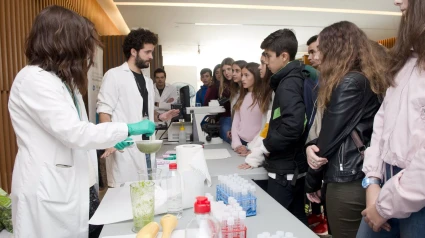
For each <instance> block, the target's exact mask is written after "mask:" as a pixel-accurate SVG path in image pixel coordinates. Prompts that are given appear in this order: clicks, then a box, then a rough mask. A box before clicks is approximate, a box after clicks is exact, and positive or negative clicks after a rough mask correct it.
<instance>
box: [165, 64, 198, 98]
mask: <svg viewBox="0 0 425 238" xmlns="http://www.w3.org/2000/svg"><path fill="white" fill-rule="evenodd" d="M164 70H165V72H166V73H167V80H166V83H169V84H173V83H178V82H184V83H188V84H190V85H192V86H193V87H194V88H195V92H196V91H198V89H199V86H198V82H201V81H200V79H199V77H197V75H198V71H197V68H196V66H181V65H165V64H164ZM194 102H195V97H194V98H193V99H192V103H194Z"/></svg>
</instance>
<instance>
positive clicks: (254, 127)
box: [232, 63, 269, 154]
mask: <svg viewBox="0 0 425 238" xmlns="http://www.w3.org/2000/svg"><path fill="white" fill-rule="evenodd" d="M258 67H259V64H257V63H248V64H247V65H246V66H245V67H243V68H242V89H241V93H240V97H239V99H238V101H237V102H236V104H235V106H234V109H235V115H234V117H233V123H232V148H233V150H235V151H236V152H237V153H238V154H246V153H247V152H248V150H247V148H246V145H247V144H248V143H249V142H251V141H252V140H253V139H254V137H255V136H257V134H258V133H259V132H260V130H261V126H262V125H261V122H262V120H263V117H264V115H265V113H266V112H267V110H268V106H269V103H268V102H264V101H265V100H267V98H266V97H265V96H266V95H263V94H262V90H261V87H262V83H263V82H262V80H261V77H260V70H259V69H258Z"/></svg>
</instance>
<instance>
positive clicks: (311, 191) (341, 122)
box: [306, 21, 389, 238]
mask: <svg viewBox="0 0 425 238" xmlns="http://www.w3.org/2000/svg"><path fill="white" fill-rule="evenodd" d="M317 43H318V50H319V54H317V56H318V57H320V62H321V64H320V88H319V95H318V107H319V109H322V110H323V111H324V112H323V118H322V126H321V130H320V134H319V137H318V138H317V139H315V140H313V141H311V142H309V143H308V144H307V145H306V147H307V150H306V154H307V159H308V163H309V165H310V169H309V170H308V174H307V177H306V192H307V193H308V194H307V197H308V199H309V200H310V201H312V202H316V203H318V202H320V196H321V193H320V192H321V188H322V181H324V182H325V183H326V184H327V191H326V200H327V201H328V203H327V208H326V209H327V216H328V221H329V224H330V226H331V228H332V236H333V237H335V238H353V237H355V236H356V233H357V230H358V227H359V225H360V221H361V219H362V216H361V211H362V210H363V209H364V207H365V198H364V190H363V189H362V188H361V187H360V184H361V180H362V178H363V177H364V173H363V172H362V167H363V156H362V152H363V151H364V147H365V145H367V144H368V143H369V142H370V138H371V135H372V125H373V118H374V116H375V114H376V112H377V111H378V109H379V106H380V102H379V98H382V97H383V94H384V92H385V90H386V88H387V87H388V86H389V84H388V83H387V82H386V77H385V68H384V66H383V64H382V63H380V62H381V61H380V59H379V58H377V57H376V54H374V49H373V48H372V45H371V44H370V42H369V40H368V38H367V36H366V34H365V33H364V32H363V31H362V30H361V29H359V28H358V27H357V26H356V25H355V24H353V23H351V22H347V21H343V22H338V23H335V24H332V25H330V26H328V27H326V28H325V29H323V30H322V32H320V34H319V37H318V39H317ZM329 201H332V202H329Z"/></svg>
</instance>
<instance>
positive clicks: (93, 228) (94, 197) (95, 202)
mask: <svg viewBox="0 0 425 238" xmlns="http://www.w3.org/2000/svg"><path fill="white" fill-rule="evenodd" d="M99 204H100V200H99V196H98V194H97V191H96V189H95V187H94V186H91V187H90V211H89V219H90V218H91V217H92V216H93V215H94V213H95V212H96V209H97V208H98V207H99ZM102 229H103V225H89V238H98V237H99V235H100V233H101V232H102Z"/></svg>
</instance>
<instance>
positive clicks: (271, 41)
mask: <svg viewBox="0 0 425 238" xmlns="http://www.w3.org/2000/svg"><path fill="white" fill-rule="evenodd" d="M261 49H263V50H270V51H273V52H275V53H276V56H279V55H281V54H282V53H283V52H286V53H288V55H289V60H291V61H292V60H295V55H296V54H297V51H298V40H297V37H296V36H295V33H294V32H293V31H292V30H290V29H280V30H277V31H275V32H273V33H271V34H270V35H269V36H267V37H266V39H264V41H263V42H262V43H261Z"/></svg>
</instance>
